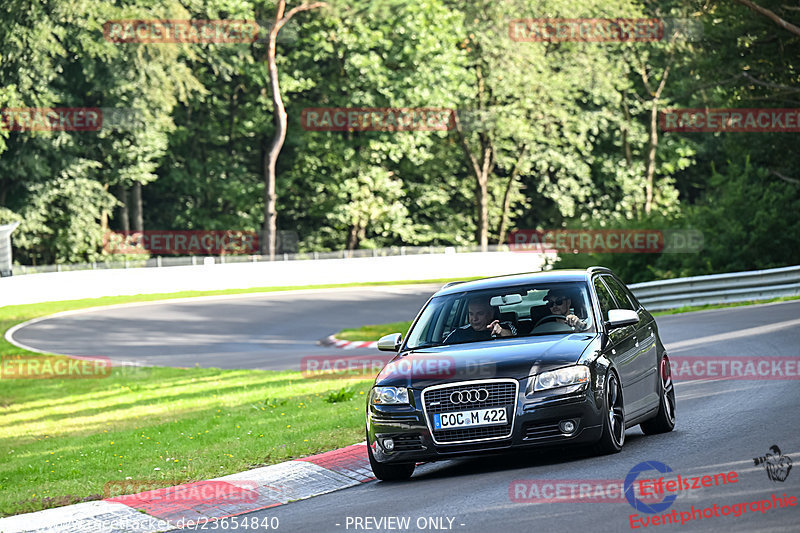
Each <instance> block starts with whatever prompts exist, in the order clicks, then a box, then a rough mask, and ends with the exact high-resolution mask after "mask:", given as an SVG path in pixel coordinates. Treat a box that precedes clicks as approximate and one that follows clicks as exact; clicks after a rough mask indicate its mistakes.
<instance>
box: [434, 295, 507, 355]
mask: <svg viewBox="0 0 800 533" xmlns="http://www.w3.org/2000/svg"><path fill="white" fill-rule="evenodd" d="M467 310H468V311H469V324H466V325H464V326H461V327H460V328H458V329H456V330H454V331H453V332H452V333H450V335H448V336H447V338H446V339H445V340H444V343H445V344H452V343H457V342H472V341H488V340H489V339H492V338H494V337H511V336H513V335H516V334H517V330H516V328H515V327H514V324H512V323H511V322H500V321H499V320H493V318H494V308H493V307H492V306H491V305H489V301H488V300H487V299H486V298H472V299H471V300H470V301H469V303H468V304H467Z"/></svg>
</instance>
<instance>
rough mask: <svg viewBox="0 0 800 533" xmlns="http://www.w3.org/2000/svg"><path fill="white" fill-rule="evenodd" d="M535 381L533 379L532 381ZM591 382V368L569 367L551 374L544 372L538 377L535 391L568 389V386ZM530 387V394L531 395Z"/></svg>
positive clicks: (581, 366) (553, 371)
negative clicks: (558, 388)
mask: <svg viewBox="0 0 800 533" xmlns="http://www.w3.org/2000/svg"><path fill="white" fill-rule="evenodd" d="M531 381H533V379H531ZM588 382H589V367H588V366H584V365H576V366H568V367H566V368H559V369H558V370H552V371H550V372H542V373H541V374H539V375H538V376H536V385H535V387H534V389H533V390H534V391H540V390H547V389H555V388H557V387H566V386H567V385H577V384H579V383H588ZM530 392H531V391H530V385H528V393H530Z"/></svg>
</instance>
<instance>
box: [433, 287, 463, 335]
mask: <svg viewBox="0 0 800 533" xmlns="http://www.w3.org/2000/svg"><path fill="white" fill-rule="evenodd" d="M464 301H465V300H464V299H463V298H458V299H454V300H453V301H451V302H450V308H449V309H445V311H444V324H443V326H442V327H441V328H440V330H439V338H438V339H434V341H436V342H442V341H444V339H445V338H447V336H448V335H450V333H451V332H452V331H453V330H455V329H457V328H458V327H459V326H461V324H460V323H459V320H458V319H459V317H460V316H461V309H462V307H463V305H464Z"/></svg>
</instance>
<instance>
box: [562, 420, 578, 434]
mask: <svg viewBox="0 0 800 533" xmlns="http://www.w3.org/2000/svg"><path fill="white" fill-rule="evenodd" d="M558 428H559V429H560V430H561V433H572V432H573V431H575V422H573V421H572V420H562V421H561V423H560V424H558Z"/></svg>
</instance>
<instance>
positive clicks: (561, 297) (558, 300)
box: [544, 289, 588, 331]
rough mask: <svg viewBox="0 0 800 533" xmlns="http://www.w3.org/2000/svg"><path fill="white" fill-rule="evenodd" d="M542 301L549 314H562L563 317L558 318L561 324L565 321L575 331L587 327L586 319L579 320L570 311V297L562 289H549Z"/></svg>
mask: <svg viewBox="0 0 800 533" xmlns="http://www.w3.org/2000/svg"><path fill="white" fill-rule="evenodd" d="M544 301H545V303H546V305H547V309H548V310H549V311H550V314H551V315H562V316H563V317H564V318H563V319H559V321H560V322H561V323H562V324H563V323H566V324H567V325H568V326H571V327H573V328H575V331H583V330H585V329H586V328H587V327H588V324H587V321H586V320H581V319H580V318H578V317H577V316H576V315H574V314H572V313H570V309H571V308H572V298H571V297H570V295H569V293H568V292H566V291H564V290H563V289H550V291H549V292H548V293H547V296H545V297H544Z"/></svg>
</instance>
